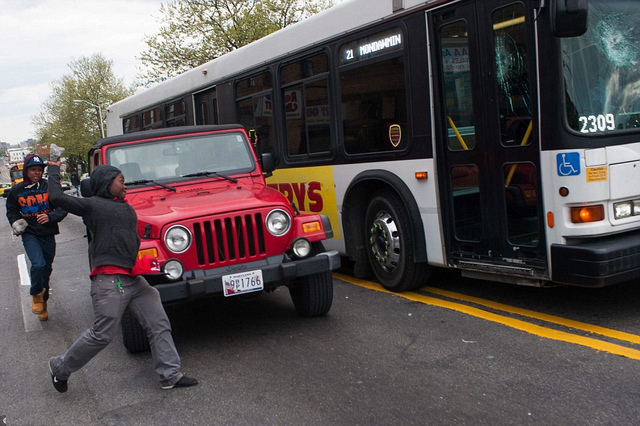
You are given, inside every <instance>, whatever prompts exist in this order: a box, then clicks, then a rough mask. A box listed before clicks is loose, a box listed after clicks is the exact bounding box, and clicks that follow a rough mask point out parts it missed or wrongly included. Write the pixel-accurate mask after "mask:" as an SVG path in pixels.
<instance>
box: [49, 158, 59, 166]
mask: <svg viewBox="0 0 640 426" xmlns="http://www.w3.org/2000/svg"><path fill="white" fill-rule="evenodd" d="M47 165H49V166H58V167H60V166H61V165H62V161H60V159H59V158H58V159H57V160H56V161H51V160H49V161H47Z"/></svg>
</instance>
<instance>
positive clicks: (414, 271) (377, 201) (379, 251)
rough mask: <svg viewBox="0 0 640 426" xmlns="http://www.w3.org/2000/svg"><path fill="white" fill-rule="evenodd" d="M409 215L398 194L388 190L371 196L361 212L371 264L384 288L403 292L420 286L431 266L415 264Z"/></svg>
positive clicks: (424, 281)
mask: <svg viewBox="0 0 640 426" xmlns="http://www.w3.org/2000/svg"><path fill="white" fill-rule="evenodd" d="M409 223H410V221H409V214H408V213H407V212H406V210H405V209H404V207H403V204H402V202H401V201H400V199H399V198H398V196H397V195H396V194H395V193H393V192H391V191H388V190H382V191H380V192H378V193H376V194H375V195H374V197H373V198H372V199H371V202H370V203H369V206H368V207H367V213H366V215H365V236H366V245H367V253H368V256H369V261H370V262H371V267H372V269H373V272H374V274H375V276H376V278H377V279H378V280H379V281H380V284H382V286H383V287H384V288H386V289H387V290H391V291H397V292H400V291H406V290H412V289H416V288H418V287H420V286H422V285H424V284H425V283H426V281H427V279H428V277H429V274H430V272H431V268H430V267H429V265H428V264H427V263H416V262H414V261H413V260H412V259H413V245H412V240H411V237H410V235H411V227H410V225H409Z"/></svg>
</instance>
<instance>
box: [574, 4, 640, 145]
mask: <svg viewBox="0 0 640 426" xmlns="http://www.w3.org/2000/svg"><path fill="white" fill-rule="evenodd" d="M588 23H589V29H588V30H587V32H586V33H585V34H584V35H582V36H580V37H572V38H565V39H563V40H562V56H563V68H564V81H565V88H566V98H567V111H566V113H567V121H568V124H569V126H570V127H571V129H573V130H575V131H577V132H580V133H585V134H594V133H595V134H602V133H611V132H621V131H624V130H626V129H631V128H637V127H640V9H639V8H638V3H637V2H636V1H633V0H590V1H589V15H588Z"/></svg>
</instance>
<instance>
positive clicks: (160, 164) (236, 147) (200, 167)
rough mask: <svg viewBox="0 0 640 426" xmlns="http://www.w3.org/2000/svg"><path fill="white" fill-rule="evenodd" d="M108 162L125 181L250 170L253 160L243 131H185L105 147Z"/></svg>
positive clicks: (139, 182) (138, 182)
mask: <svg viewBox="0 0 640 426" xmlns="http://www.w3.org/2000/svg"><path fill="white" fill-rule="evenodd" d="M106 157H107V163H108V164H111V165H112V166H115V167H117V168H119V169H120V170H121V171H122V174H123V175H124V177H125V183H127V184H128V185H148V184H150V183H155V184H158V185H160V186H163V185H162V182H167V181H174V182H175V181H181V180H185V179H187V178H189V177H197V176H212V177H221V178H226V176H227V175H232V174H236V173H244V172H250V171H252V170H254V168H255V162H254V159H253V155H252V152H251V150H250V147H249V143H248V142H247V140H246V139H245V137H244V136H243V134H242V133H239V132H226V133H212V134H206V135H202V134H199V135H186V136H177V137H173V138H163V139H158V140H148V141H144V142H131V143H127V144H119V145H117V146H113V147H110V148H107V152H106Z"/></svg>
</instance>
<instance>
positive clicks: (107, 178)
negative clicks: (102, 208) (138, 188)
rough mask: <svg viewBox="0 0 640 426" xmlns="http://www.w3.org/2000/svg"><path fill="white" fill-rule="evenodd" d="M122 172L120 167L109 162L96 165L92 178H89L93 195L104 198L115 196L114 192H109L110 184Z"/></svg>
mask: <svg viewBox="0 0 640 426" xmlns="http://www.w3.org/2000/svg"><path fill="white" fill-rule="evenodd" d="M120 173H122V172H121V171H120V169H118V168H117V167H113V166H110V165H108V164H103V165H100V166H98V167H96V168H95V170H94V171H93V172H92V173H91V179H89V183H90V185H91V195H93V196H97V197H102V198H113V197H114V196H113V194H111V193H110V192H109V186H110V185H111V182H113V180H114V179H115V178H116V176H118V175H119V174H120Z"/></svg>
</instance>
